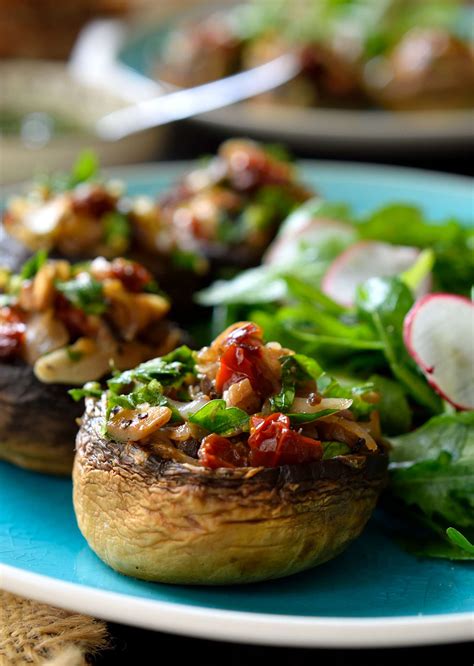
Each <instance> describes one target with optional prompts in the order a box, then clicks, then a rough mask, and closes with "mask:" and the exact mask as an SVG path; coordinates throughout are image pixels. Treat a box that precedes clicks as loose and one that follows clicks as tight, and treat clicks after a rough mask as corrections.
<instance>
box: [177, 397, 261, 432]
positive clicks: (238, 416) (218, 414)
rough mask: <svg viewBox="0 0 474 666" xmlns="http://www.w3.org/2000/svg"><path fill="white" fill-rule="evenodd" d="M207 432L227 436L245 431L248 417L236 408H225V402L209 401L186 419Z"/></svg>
mask: <svg viewBox="0 0 474 666" xmlns="http://www.w3.org/2000/svg"><path fill="white" fill-rule="evenodd" d="M188 420H189V421H190V422H191V423H195V424H196V425H199V426H201V428H204V429H205V430H208V431H209V432H214V433H217V434H218V435H223V436H228V435H232V434H233V433H235V432H236V431H239V430H246V429H247V427H248V422H249V415H248V414H247V413H246V412H244V411H243V410H242V409H239V408H238V407H226V403H225V400H210V401H209V402H208V403H207V404H205V405H204V406H203V407H201V408H200V409H198V411H197V412H194V414H191V416H190V417H189V419H188Z"/></svg>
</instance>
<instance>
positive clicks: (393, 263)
mask: <svg viewBox="0 0 474 666" xmlns="http://www.w3.org/2000/svg"><path fill="white" fill-rule="evenodd" d="M419 255H420V250H418V249H417V248H416V247H408V246H405V245H391V244H389V243H379V242H377V241H360V242H359V243H355V244H354V245H351V246H350V247H349V248H348V249H347V250H345V252H343V253H342V254H340V255H339V256H338V257H337V258H336V259H335V260H334V261H333V262H332V264H331V265H330V266H329V268H328V270H327V271H326V274H325V276H324V278H323V281H322V289H323V291H324V293H325V294H327V295H328V296H330V297H331V298H332V299H333V300H334V301H336V303H339V304H340V305H347V306H348V307H350V306H351V305H353V303H354V300H355V295H356V289H357V286H358V285H359V284H362V283H363V282H365V281H366V280H368V279H369V278H371V277H389V276H391V275H399V274H400V273H403V272H404V271H406V270H407V269H408V268H410V266H412V265H413V264H414V263H415V261H416V260H417V259H418V257H419ZM429 283H430V281H429V280H423V282H422V283H421V284H420V285H419V287H418V289H417V293H416V296H418V297H419V296H422V295H424V294H426V292H427V291H428V289H429Z"/></svg>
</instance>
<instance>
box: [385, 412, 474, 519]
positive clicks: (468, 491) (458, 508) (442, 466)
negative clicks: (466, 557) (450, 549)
mask: <svg viewBox="0 0 474 666" xmlns="http://www.w3.org/2000/svg"><path fill="white" fill-rule="evenodd" d="M390 443H391V445H392V452H391V459H392V463H391V466H390V468H391V491H392V493H393V494H394V495H396V496H397V497H399V498H400V499H402V500H403V501H404V502H405V503H406V504H408V505H410V506H416V507H418V509H419V510H421V511H422V512H423V514H424V515H426V516H427V517H428V518H429V519H431V520H433V521H435V522H439V521H442V523H444V524H445V525H446V524H447V526H449V525H453V526H456V527H461V528H474V412H460V413H455V414H443V415H441V416H437V417H434V418H432V419H430V420H429V421H428V422H427V423H425V424H424V425H423V426H422V427H421V428H419V429H418V430H415V431H414V432H411V433H408V434H406V435H401V436H400V437H396V438H392V440H391V442H390Z"/></svg>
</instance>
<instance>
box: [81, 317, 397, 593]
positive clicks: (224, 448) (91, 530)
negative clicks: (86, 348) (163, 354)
mask: <svg viewBox="0 0 474 666" xmlns="http://www.w3.org/2000/svg"><path fill="white" fill-rule="evenodd" d="M183 349H184V348H182V350H181V351H180V350H177V351H176V352H174V353H175V354H179V356H176V357H173V355H168V358H167V361H166V364H164V363H163V362H162V360H160V359H155V360H154V361H151V362H149V363H148V364H143V365H142V366H139V367H138V368H137V369H136V370H135V371H131V374H130V373H127V374H126V375H123V376H122V378H120V377H119V378H115V379H114V380H113V382H114V383H112V384H110V383H109V386H110V387H111V388H109V391H108V392H106V393H104V394H103V395H102V398H100V399H98V398H94V397H91V398H88V399H87V403H86V413H85V414H84V417H83V419H82V426H81V428H80V431H79V434H78V437H77V441H76V459H75V463H74V471H73V482H74V507H75V512H76V516H77V520H78V524H79V527H80V529H81V531H82V533H83V535H84V536H85V538H86V539H87V541H88V543H89V545H90V546H91V548H92V549H93V550H94V551H95V552H96V554H97V555H98V556H99V557H100V558H101V559H102V560H104V562H106V563H107V564H108V565H110V566H111V567H112V568H114V569H115V570H117V571H119V572H121V573H124V574H126V575H129V576H135V577H137V578H143V579H146V580H153V581H160V582H165V583H177V584H210V585H221V584H235V583H248V582H254V581H260V580H266V579H271V578H279V577H282V576H287V575H290V574H292V573H297V572H299V571H302V570H304V569H307V568H309V567H312V566H315V565H317V564H321V563H323V562H325V561H327V560H329V559H331V558H333V557H335V556H336V555H337V554H338V553H340V552H341V551H342V550H343V549H344V548H345V547H346V546H347V545H348V544H349V543H350V542H351V541H352V540H353V539H355V538H356V537H357V536H358V535H359V534H360V533H361V531H362V529H363V528H364V526H365V524H366V522H367V520H368V519H369V517H370V515H371V512H372V510H373V508H374V506H375V503H376V501H377V498H378V495H379V493H380V491H381V490H382V488H383V486H384V484H385V478H386V469H387V456H386V453H385V451H384V449H383V446H381V445H380V444H379V443H378V442H377V440H378V438H379V435H378V433H377V427H376V420H372V419H371V421H370V423H369V422H362V421H360V422H357V421H356V419H355V416H354V415H353V414H352V413H351V412H350V411H349V409H348V407H350V404H351V402H352V401H351V400H347V399H334V398H327V397H325V396H324V395H323V393H318V389H317V387H316V384H315V381H314V377H313V379H312V378H311V377H309V375H305V371H304V370H303V365H304V364H305V363H306V361H305V360H302V359H303V357H301V356H299V355H296V356H294V357H293V356H292V354H293V352H291V351H289V350H285V349H282V348H281V347H280V346H279V345H277V344H276V343H268V344H267V345H264V344H263V342H262V341H261V331H260V330H259V329H258V328H257V327H256V326H255V325H254V324H251V323H239V324H235V325H234V326H233V327H230V329H228V330H227V331H225V332H224V333H223V334H222V335H221V336H219V337H218V338H217V339H216V340H215V341H214V342H213V343H212V345H211V346H210V347H208V348H204V349H203V350H201V352H199V353H197V354H196V353H194V354H195V356H194V358H195V361H196V367H195V369H194V370H190V367H191V366H190V365H189V362H191V357H189V350H188V352H186V350H185V349H184V351H183ZM185 352H186V353H188V361H189V362H188V361H185V362H184V361H183V359H185V358H186V356H185ZM250 357H251V358H252V360H253V363H252V364H247V361H248V360H249V358H250ZM177 358H180V359H181V361H180V362H182V366H183V368H182V377H181V379H179V380H176V377H178V374H176V372H178V373H179V367H178V366H177V365H176V363H177V361H176V360H173V359H177ZM288 359H290V360H288ZM178 363H179V362H178ZM283 363H285V364H286V365H285V366H284V368H285V369H284V372H285V376H287V377H288V376H289V375H290V374H291V372H292V370H290V371H289V372H288V370H289V368H294V372H295V373H297V372H299V373H300V374H299V375H298V376H299V377H300V378H301V383H300V382H299V380H298V385H297V387H296V393H297V394H298V395H297V397H296V398H295V399H294V400H293V401H292V404H291V405H289V407H288V409H290V410H291V409H294V410H295V413H294V414H293V413H290V412H288V414H290V415H289V416H288V414H283V413H269V411H270V412H271V411H272V408H271V407H270V404H271V397H270V398H269V396H271V394H272V393H278V392H279V391H281V388H282V383H283V381H284V380H283V379H282V373H281V367H282V364H283ZM300 363H301V364H302V365H300V366H298V365H296V364H300ZM172 364H174V365H172ZM233 364H237V366H238V370H236V367H234V366H233ZM307 367H310V366H307ZM298 368H299V369H298ZM311 368H312V369H311ZM313 369H314V368H313V366H312V365H311V367H310V371H311V372H313ZM172 371H173V372H175V371H176V372H175V374H174V376H173V379H171V376H170V374H168V375H166V373H171V372H172ZM193 373H194V374H193ZM244 375H245V376H244ZM295 376H296V375H295ZM138 378H141V379H140V380H138ZM177 381H178V383H176V382H177ZM134 382H135V384H134ZM157 382H158V383H157ZM125 384H127V389H123V388H122V389H120V388H118V386H120V385H122V387H123V386H125ZM133 384H134V386H135V388H134V389H133V390H132V391H131V392H129V393H127V392H126V391H130V387H131V386H132V385H133ZM248 385H250V386H251V387H252V391H253V393H254V396H253V397H254V400H253V401H252V400H250V399H249V394H248V392H247V389H246V386H248ZM232 387H240V388H239V390H234V391H232V390H231V389H232ZM286 389H287V390H291V389H288V386H287V387H286ZM121 390H124V391H125V392H124V393H121V392H120V391H121ZM186 391H187V392H189V394H190V395H189V396H188V400H185V399H184V397H183V392H186ZM154 392H155V393H154ZM177 392H178V393H179V399H175V398H176V395H177ZM308 392H309V393H308ZM144 396H146V397H147V399H148V402H140V401H141V400H143V397H144ZM169 396H174V398H171V397H169ZM220 396H224V397H223V398H220ZM190 397H192V400H190V399H189V398H190ZM244 398H245V399H244ZM237 402H238V404H240V408H237V407H236V406H235V405H236V404H237ZM152 403H154V404H155V405H156V406H153V405H152ZM113 404H114V405H115V406H112V405H113ZM134 405H135V407H134ZM299 410H306V411H299ZM323 422H324V424H323ZM104 426H105V427H104ZM216 430H217V431H218V432H217V433H216ZM213 431H214V432H213ZM218 433H220V434H218ZM318 436H319V439H317V438H318ZM335 437H337V438H338V439H339V442H334V441H332V442H330V441H325V442H323V441H321V440H322V439H325V440H331V439H333V438H335ZM331 447H336V448H335V449H334V453H333V454H331V453H330V448H331ZM341 447H342V448H341Z"/></svg>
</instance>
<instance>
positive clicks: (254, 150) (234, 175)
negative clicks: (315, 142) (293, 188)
mask: <svg viewBox="0 0 474 666" xmlns="http://www.w3.org/2000/svg"><path fill="white" fill-rule="evenodd" d="M219 153H220V155H221V157H223V158H224V159H225V161H226V162H227V165H228V166H227V171H228V178H229V180H230V182H231V184H232V186H233V187H234V188H235V189H236V190H238V191H243V192H245V191H247V190H252V189H255V188H257V187H261V186H262V185H283V184H286V183H288V182H289V181H290V180H291V176H292V168H291V165H289V164H288V163H286V162H284V161H281V160H278V159H275V158H274V157H272V156H271V155H270V154H268V153H267V152H266V151H265V150H263V149H262V148H261V147H260V146H259V145H258V144H255V143H253V142H252V141H240V140H235V141H232V140H231V141H228V142H226V143H224V144H223V145H222V147H221V149H220V151H219Z"/></svg>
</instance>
